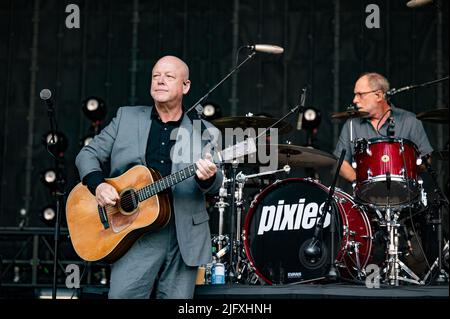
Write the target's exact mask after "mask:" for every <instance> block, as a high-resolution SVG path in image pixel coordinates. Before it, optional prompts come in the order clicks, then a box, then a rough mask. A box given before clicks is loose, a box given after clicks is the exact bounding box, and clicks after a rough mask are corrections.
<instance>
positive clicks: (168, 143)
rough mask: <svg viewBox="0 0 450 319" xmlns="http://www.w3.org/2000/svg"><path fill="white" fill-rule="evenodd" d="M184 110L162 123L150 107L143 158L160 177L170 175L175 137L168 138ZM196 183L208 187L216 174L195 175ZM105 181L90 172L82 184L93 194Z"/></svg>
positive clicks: (100, 174)
mask: <svg viewBox="0 0 450 319" xmlns="http://www.w3.org/2000/svg"><path fill="white" fill-rule="evenodd" d="M183 116H184V112H183V114H182V115H181V117H180V119H179V120H178V121H169V122H167V123H164V122H163V121H161V118H160V117H159V114H158V112H157V111H156V107H153V108H152V113H151V119H152V125H151V127H150V132H149V136H148V139H147V148H146V152H145V160H146V162H147V167H151V168H153V169H155V170H157V171H158V172H159V173H160V174H161V176H162V177H164V176H167V175H170V174H171V171H172V159H171V158H170V150H171V149H172V147H173V146H174V145H175V142H176V140H175V138H174V139H172V140H171V139H170V135H171V133H172V131H173V130H174V129H176V128H178V127H180V124H181V122H182V120H183ZM195 179H196V181H197V183H198V184H199V185H200V187H202V188H204V189H207V188H209V187H210V186H211V185H212V184H213V183H214V180H215V179H216V175H214V176H212V177H211V178H209V179H207V180H205V181H202V180H200V179H198V177H197V175H196V176H195ZM104 181H105V179H104V176H103V173H102V172H99V171H95V172H91V173H89V174H87V175H86V176H85V178H84V179H83V184H85V185H86V186H87V187H88V189H89V191H90V192H91V193H92V194H93V195H95V190H96V188H97V186H98V185H100V184H101V183H103V182H104ZM171 193H172V192H171V190H169V197H170V202H171V204H172V194H171Z"/></svg>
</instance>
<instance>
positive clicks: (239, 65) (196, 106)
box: [186, 51, 256, 118]
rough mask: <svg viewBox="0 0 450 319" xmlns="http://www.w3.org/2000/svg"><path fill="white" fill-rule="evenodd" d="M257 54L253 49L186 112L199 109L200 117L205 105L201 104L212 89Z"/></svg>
mask: <svg viewBox="0 0 450 319" xmlns="http://www.w3.org/2000/svg"><path fill="white" fill-rule="evenodd" d="M255 54H256V51H252V52H251V53H250V54H249V55H248V56H247V57H246V58H245V59H244V61H242V62H241V63H239V64H238V65H237V66H235V67H234V68H233V69H232V70H231V71H230V72H229V73H228V74H227V75H226V76H225V77H224V78H223V79H222V80H220V81H219V83H217V84H216V85H214V86H213V87H212V88H211V89H210V90H209V91H208V92H207V93H206V94H205V95H203V96H202V97H201V98H200V99H199V100H198V101H197V102H195V103H194V105H192V106H191V107H190V108H189V109H188V110H187V111H186V114H188V113H189V112H191V111H192V110H193V109H194V108H195V109H196V111H197V114H198V116H199V118H200V115H201V114H202V112H203V106H202V105H201V104H200V103H202V102H203V101H204V100H205V99H206V98H207V97H208V96H209V95H210V94H211V92H212V91H214V90H215V89H217V88H218V87H219V86H220V85H221V84H222V83H223V82H225V81H226V80H227V79H228V78H229V77H230V76H231V75H233V73H234V72H236V71H237V70H239V69H240V68H241V66H243V65H244V64H245V63H247V61H249V60H250V59H251V58H253V56H254V55H255Z"/></svg>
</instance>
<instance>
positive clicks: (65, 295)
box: [35, 288, 79, 299]
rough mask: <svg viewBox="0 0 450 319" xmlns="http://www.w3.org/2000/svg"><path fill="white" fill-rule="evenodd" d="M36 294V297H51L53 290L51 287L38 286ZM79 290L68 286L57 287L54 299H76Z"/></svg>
mask: <svg viewBox="0 0 450 319" xmlns="http://www.w3.org/2000/svg"><path fill="white" fill-rule="evenodd" d="M35 291H36V295H37V298H38V299H52V297H53V291H52V289H51V288H39V289H36V290H35ZM78 298H79V291H78V290H76V289H73V288H72V289H69V288H58V289H57V290H56V299H78Z"/></svg>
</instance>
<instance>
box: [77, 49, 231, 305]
mask: <svg viewBox="0 0 450 319" xmlns="http://www.w3.org/2000/svg"><path fill="white" fill-rule="evenodd" d="M190 84H191V82H190V80H189V68H188V66H187V65H186V63H185V62H183V61H182V60H181V59H179V58H177V57H175V56H165V57H162V58H161V59H159V60H158V61H157V62H156V64H155V65H154V67H153V69H152V73H151V85H150V94H151V96H152V98H153V100H154V106H153V107H150V106H133V107H131V106H125V107H121V108H119V109H118V111H117V115H116V117H115V118H113V119H112V121H111V123H110V124H109V125H108V126H107V127H105V128H104V129H103V130H102V132H100V134H99V135H97V136H96V137H95V138H94V139H93V140H92V142H91V143H90V144H89V145H87V146H85V147H83V149H82V150H81V151H80V153H79V154H78V156H77V158H76V165H77V168H78V171H79V173H80V177H81V179H82V181H83V184H85V185H86V186H87V187H88V189H89V190H90V191H91V193H92V194H93V195H95V197H96V199H97V202H98V204H99V205H100V206H105V205H111V206H114V205H116V203H117V200H118V199H119V195H118V193H117V190H116V189H115V188H114V187H113V186H111V185H110V184H108V183H105V180H104V178H105V173H104V172H103V171H102V168H103V167H105V166H106V165H107V164H109V165H110V167H111V170H110V173H109V174H108V175H109V176H110V177H115V176H119V175H121V174H123V173H124V172H125V171H126V170H128V169H129V168H131V167H132V166H134V165H145V166H147V167H149V168H152V169H155V170H157V171H158V172H159V173H160V174H161V175H162V176H167V175H170V174H171V173H174V172H178V171H180V170H181V169H183V168H185V167H187V166H188V165H190V164H191V163H189V162H185V161H180V160H179V159H174V158H173V157H172V156H171V150H172V148H175V149H181V150H183V151H184V152H186V150H187V151H188V153H189V154H190V155H191V156H190V157H189V158H191V159H192V161H194V160H195V162H196V164H197V171H196V176H195V177H192V178H189V179H187V180H185V181H183V182H181V183H179V184H177V185H175V186H173V187H172V188H171V189H169V190H168V192H167V195H168V198H169V202H170V206H171V210H172V215H171V218H170V220H169V222H168V224H167V226H165V227H164V228H163V229H161V230H159V231H156V232H151V233H147V234H146V235H144V236H143V237H141V238H140V239H139V240H138V241H136V242H135V243H134V245H133V246H132V247H131V248H130V249H129V250H128V251H127V252H126V253H125V255H123V256H122V257H121V258H120V259H119V260H118V261H116V262H115V263H114V264H113V265H111V280H110V291H109V297H110V298H133V299H136V298H149V297H150V295H153V296H155V297H156V298H170V299H190V298H192V297H193V295H194V288H195V278H196V274H197V268H198V266H199V265H201V264H206V263H208V262H210V260H211V235H210V229H209V223H208V220H209V216H208V213H207V211H206V206H205V194H207V193H208V194H213V193H216V192H217V191H218V190H219V188H220V185H221V184H222V178H223V176H222V175H221V173H220V171H218V170H217V167H216V165H215V164H214V163H212V162H211V157H210V156H209V154H207V155H206V156H205V157H204V159H202V154H201V151H202V149H201V148H198V147H197V148H196V147H194V144H195V143H202V144H201V145H202V147H203V146H205V144H206V143H208V141H193V140H186V139H183V138H180V139H178V138H174V137H177V136H178V135H177V134H179V131H180V130H181V131H184V132H188V133H189V134H190V136H191V138H192V137H193V136H201V135H200V134H197V135H196V134H193V133H194V130H195V129H196V127H199V125H193V122H192V121H191V120H190V118H189V117H188V116H187V115H186V114H185V113H184V110H183V104H182V101H183V96H184V95H185V94H187V93H188V92H189V89H190ZM203 122H204V123H203V125H204V126H206V128H212V127H213V126H212V125H211V124H210V123H208V122H205V121H203ZM200 127H201V126H200ZM152 292H153V294H152Z"/></svg>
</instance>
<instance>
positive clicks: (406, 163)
mask: <svg viewBox="0 0 450 319" xmlns="http://www.w3.org/2000/svg"><path fill="white" fill-rule="evenodd" d="M354 158H355V161H354V162H353V163H352V167H353V168H354V169H355V171H356V185H354V191H355V195H356V197H357V198H358V199H359V200H361V201H363V202H365V203H368V204H373V205H375V206H386V205H388V204H389V205H391V206H399V205H403V204H405V203H410V202H411V201H414V200H415V199H416V198H417V197H418V195H419V194H420V183H419V176H418V172H417V166H418V165H420V164H421V159H420V157H419V152H418V150H417V147H416V145H415V144H414V143H413V142H411V141H410V140H407V139H404V138H376V139H369V140H366V139H358V140H356V142H355V155H354Z"/></svg>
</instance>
